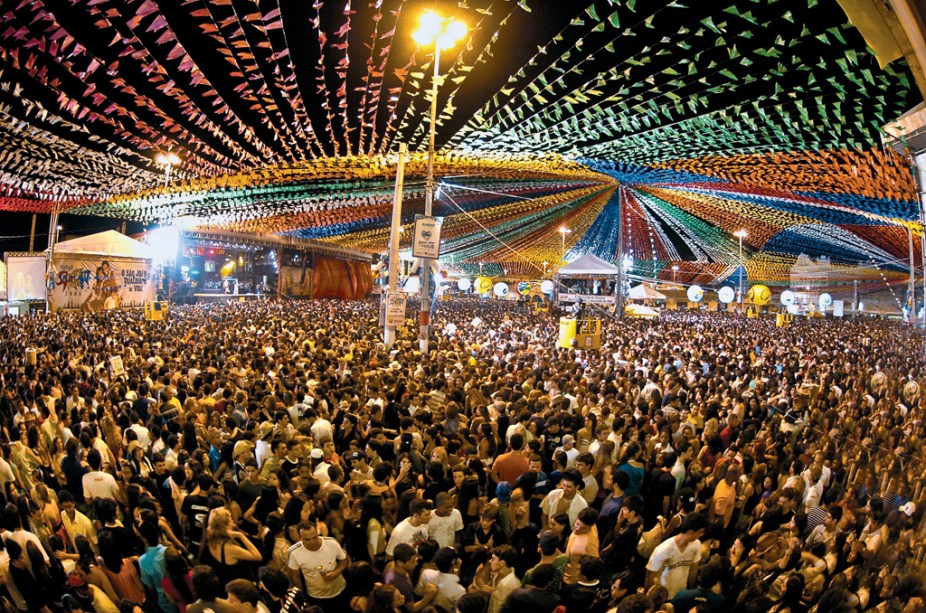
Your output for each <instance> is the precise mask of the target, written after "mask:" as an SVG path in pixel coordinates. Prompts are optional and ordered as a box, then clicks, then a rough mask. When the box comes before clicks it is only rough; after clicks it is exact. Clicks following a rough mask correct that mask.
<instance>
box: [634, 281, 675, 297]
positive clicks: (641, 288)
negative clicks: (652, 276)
mask: <svg viewBox="0 0 926 613" xmlns="http://www.w3.org/2000/svg"><path fill="white" fill-rule="evenodd" d="M627 297H628V298H630V299H631V300H665V299H666V295H665V294H663V293H661V292H657V291H656V290H654V289H653V288H652V287H650V286H648V285H644V284H643V283H641V284H640V285H638V286H636V287H634V288H631V290H630V291H629V292H628V293H627Z"/></svg>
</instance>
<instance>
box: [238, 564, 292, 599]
mask: <svg viewBox="0 0 926 613" xmlns="http://www.w3.org/2000/svg"><path fill="white" fill-rule="evenodd" d="M257 577H258V579H260V582H261V583H263V584H264V589H266V590H267V591H268V592H269V593H270V595H271V596H273V597H275V598H283V596H286V592H287V591H288V590H289V586H290V583H289V578H288V577H287V576H286V575H284V574H283V573H281V572H280V571H278V570H276V569H275V568H271V567H269V566H262V567H261V568H260V570H258V571H257ZM226 589H227V586H226Z"/></svg>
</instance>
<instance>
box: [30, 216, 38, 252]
mask: <svg viewBox="0 0 926 613" xmlns="http://www.w3.org/2000/svg"><path fill="white" fill-rule="evenodd" d="M36 217H37V215H36V214H35V213H33V214H32V231H31V232H30V233H29V251H30V252H31V251H35V218H36Z"/></svg>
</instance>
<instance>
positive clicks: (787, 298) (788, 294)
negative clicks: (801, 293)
mask: <svg viewBox="0 0 926 613" xmlns="http://www.w3.org/2000/svg"><path fill="white" fill-rule="evenodd" d="M781 304H782V306H786V307H789V306H791V305H792V304H794V292H792V291H791V290H789V289H786V290H785V291H783V292H781Z"/></svg>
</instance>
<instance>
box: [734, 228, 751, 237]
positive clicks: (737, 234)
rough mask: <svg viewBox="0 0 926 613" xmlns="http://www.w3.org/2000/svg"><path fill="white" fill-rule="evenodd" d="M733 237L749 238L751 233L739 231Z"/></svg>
mask: <svg viewBox="0 0 926 613" xmlns="http://www.w3.org/2000/svg"><path fill="white" fill-rule="evenodd" d="M733 236H735V237H736V238H746V237H747V236H749V232H747V231H746V230H737V231H736V232H734V233H733Z"/></svg>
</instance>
